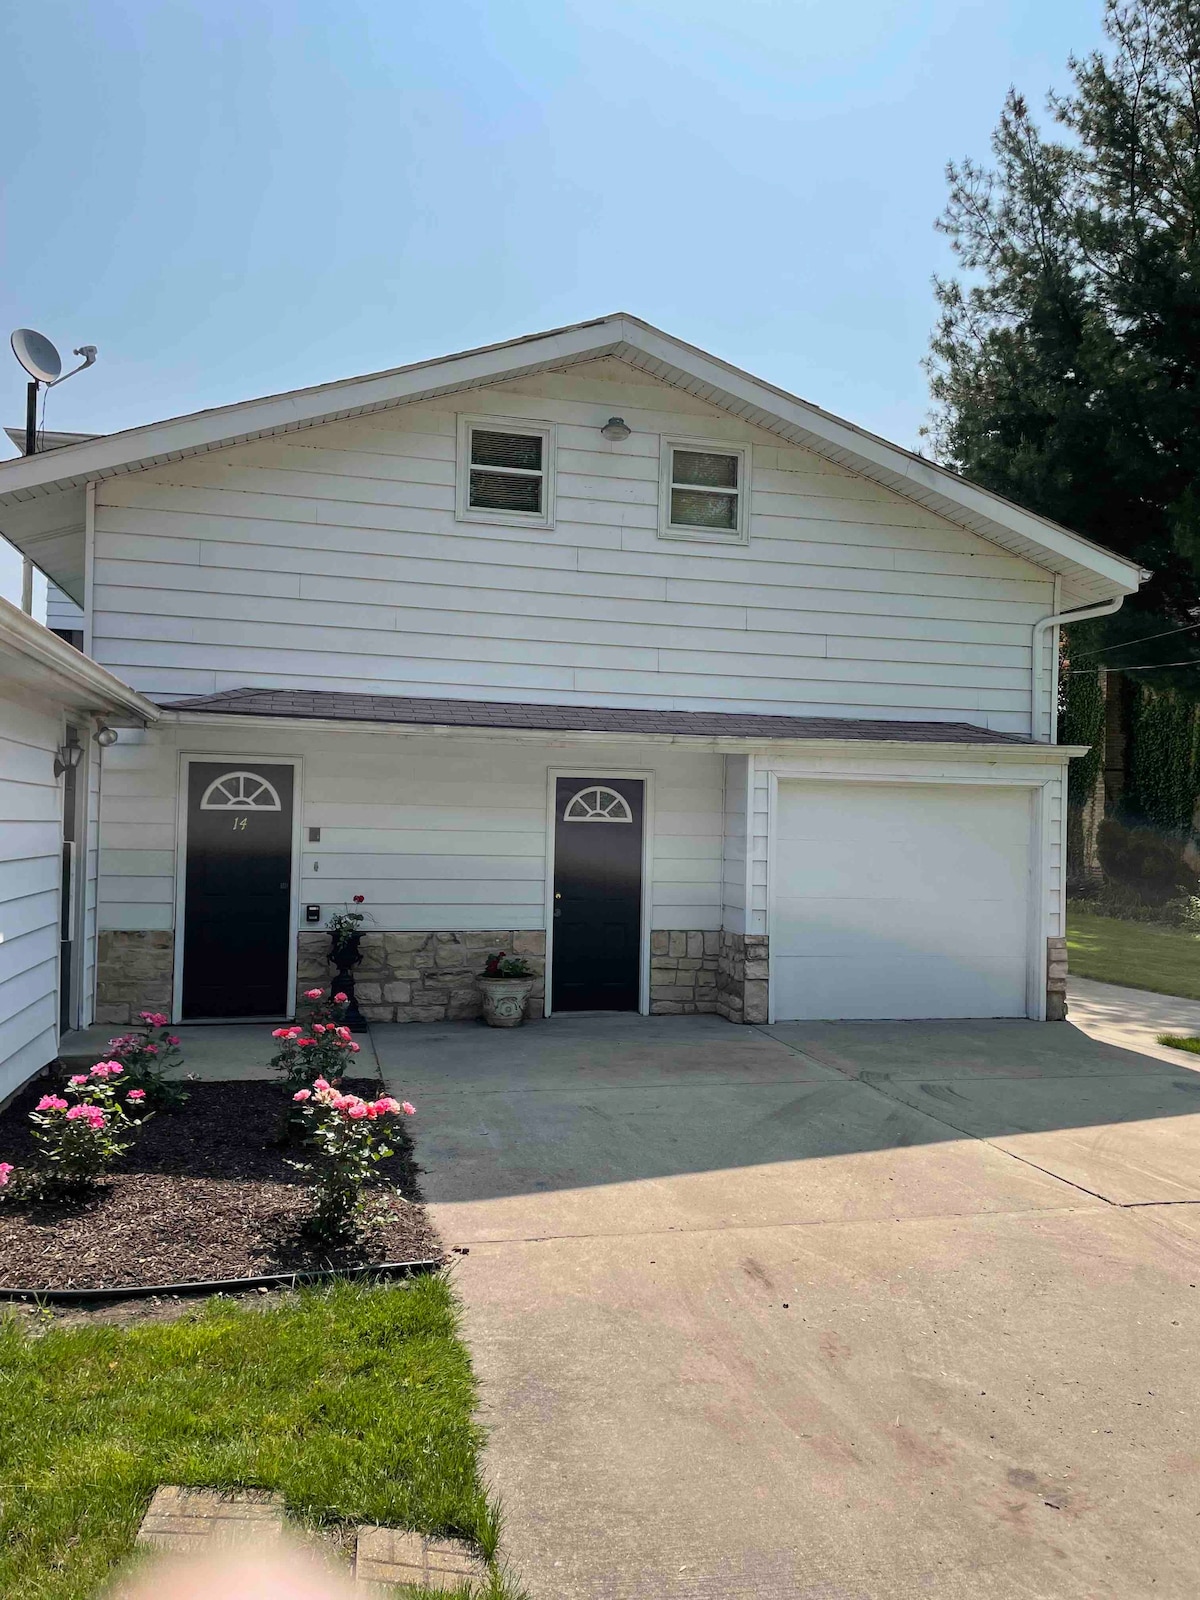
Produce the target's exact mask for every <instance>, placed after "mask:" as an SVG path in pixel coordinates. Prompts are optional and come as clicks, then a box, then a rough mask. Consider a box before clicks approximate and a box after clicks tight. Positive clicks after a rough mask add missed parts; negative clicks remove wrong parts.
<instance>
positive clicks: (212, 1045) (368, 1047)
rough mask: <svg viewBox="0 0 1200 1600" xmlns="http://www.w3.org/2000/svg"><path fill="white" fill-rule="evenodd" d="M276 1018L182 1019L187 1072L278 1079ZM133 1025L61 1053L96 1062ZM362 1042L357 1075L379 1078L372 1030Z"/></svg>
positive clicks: (92, 1033) (70, 1044)
mask: <svg viewBox="0 0 1200 1600" xmlns="http://www.w3.org/2000/svg"><path fill="white" fill-rule="evenodd" d="M276 1027H279V1023H276V1022H181V1023H180V1024H179V1025H178V1027H177V1028H176V1030H175V1031H176V1032H177V1033H178V1035H179V1039H180V1048H181V1049H182V1051H183V1075H184V1076H186V1075H187V1074H188V1073H193V1074H194V1075H195V1076H196V1077H197V1078H199V1079H200V1080H201V1081H202V1082H204V1083H227V1082H230V1081H232V1080H233V1079H236V1078H273V1077H274V1076H275V1073H274V1072H273V1070H272V1069H271V1067H270V1065H269V1063H270V1060H271V1057H272V1056H273V1055H276V1054H277V1053H278V1051H279V1045H278V1043H277V1042H276V1041H275V1040H274V1039H272V1037H271V1030H272V1028H276ZM127 1032H129V1029H127V1028H117V1027H113V1026H112V1024H110V1023H104V1024H101V1025H99V1026H96V1027H91V1028H80V1029H78V1030H77V1031H76V1032H74V1033H68V1034H64V1035H63V1040H62V1044H61V1046H60V1047H59V1054H60V1056H61V1057H62V1059H63V1060H64V1061H66V1062H68V1063H69V1064H71V1065H73V1066H75V1065H77V1066H79V1067H81V1068H82V1067H85V1066H91V1064H92V1063H93V1062H94V1061H102V1060H103V1059H104V1047H105V1045H107V1043H108V1041H109V1040H110V1039H111V1038H113V1036H114V1035H115V1034H119V1033H127ZM354 1041H355V1043H356V1044H357V1045H358V1046H359V1053H358V1056H357V1058H356V1062H355V1067H354V1071H355V1074H356V1076H358V1077H362V1078H373V1077H375V1076H377V1074H378V1072H379V1063H378V1061H377V1060H376V1058H375V1046H374V1044H373V1043H372V1042H371V1038H370V1035H369V1034H366V1033H359V1034H355V1036H354Z"/></svg>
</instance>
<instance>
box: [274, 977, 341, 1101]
mask: <svg viewBox="0 0 1200 1600" xmlns="http://www.w3.org/2000/svg"><path fill="white" fill-rule="evenodd" d="M304 998H305V1000H307V1001H308V1002H309V1003H310V1005H311V1006H312V1014H311V1016H310V1017H309V1018H308V1020H307V1021H306V1022H303V1023H299V1022H296V1023H292V1024H291V1025H290V1026H289V1027H286V1028H276V1029H275V1030H274V1032H273V1033H272V1035H271V1037H272V1038H273V1039H277V1040H278V1041H279V1051H278V1054H277V1055H275V1056H273V1057H272V1058H271V1065H272V1066H273V1067H274V1068H275V1070H276V1072H278V1073H280V1074H281V1075H282V1077H283V1082H284V1087H285V1088H287V1089H302V1088H308V1087H309V1086H310V1085H312V1084H313V1083H314V1081H315V1080H316V1079H317V1078H327V1079H332V1080H333V1081H334V1082H337V1081H339V1080H340V1079H341V1078H343V1077H344V1076H345V1074H346V1072H347V1070H348V1069H349V1067H350V1065H351V1063H352V1061H353V1058H354V1057H355V1056H356V1055H357V1054H358V1052H359V1048H360V1047H359V1046H358V1045H357V1044H355V1042H354V1036H353V1034H352V1033H351V1032H350V1029H349V1028H348V1027H347V1026H346V1025H345V1023H344V1022H343V1021H342V1017H343V1016H344V1015H345V1011H346V996H345V995H331V996H329V997H328V998H327V997H326V995H325V991H324V990H323V989H309V990H308V991H307V993H306V994H305V996H304Z"/></svg>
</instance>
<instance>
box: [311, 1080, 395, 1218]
mask: <svg viewBox="0 0 1200 1600" xmlns="http://www.w3.org/2000/svg"><path fill="white" fill-rule="evenodd" d="M292 1102H293V1105H294V1106H295V1108H296V1111H297V1113H298V1114H299V1116H300V1117H301V1119H302V1120H303V1123H304V1130H305V1142H306V1144H307V1146H308V1149H309V1152H310V1157H309V1159H308V1160H307V1161H293V1162H292V1163H291V1165H292V1166H293V1167H295V1168H296V1170H297V1171H298V1172H303V1173H306V1174H308V1175H309V1176H311V1178H312V1180H313V1201H314V1205H313V1214H312V1216H311V1217H310V1218H309V1222H308V1230H309V1232H310V1233H312V1234H313V1235H314V1236H315V1237H316V1238H318V1239H321V1240H323V1241H325V1242H327V1243H335V1242H338V1241H346V1240H347V1239H350V1238H352V1237H353V1236H354V1234H355V1232H356V1231H357V1228H358V1225H359V1221H360V1219H361V1214H362V1191H363V1186H364V1185H365V1183H366V1181H367V1179H368V1177H369V1176H370V1173H371V1168H372V1166H373V1165H374V1164H375V1162H377V1161H382V1160H384V1159H385V1158H386V1157H388V1156H390V1155H391V1154H392V1150H391V1147H390V1146H389V1145H387V1144H385V1143H383V1142H382V1141H381V1140H380V1139H379V1137H378V1135H379V1133H380V1132H381V1131H383V1130H385V1129H386V1128H387V1126H388V1124H389V1122H391V1121H392V1119H393V1118H395V1117H404V1116H409V1117H411V1116H414V1115H415V1114H416V1107H415V1106H413V1105H410V1103H409V1102H408V1101H407V1100H405V1101H404V1102H400V1101H398V1100H393V1099H392V1097H391V1096H390V1095H383V1096H382V1097H381V1098H380V1099H378V1100H364V1099H362V1097H361V1096H359V1095H356V1094H342V1093H341V1092H340V1090H339V1089H338V1088H337V1087H336V1085H334V1084H332V1083H330V1082H329V1080H328V1078H324V1077H319V1078H317V1079H316V1080H315V1081H314V1082H313V1084H312V1087H311V1088H301V1089H297V1090H296V1092H295V1093H294V1094H293V1095H292Z"/></svg>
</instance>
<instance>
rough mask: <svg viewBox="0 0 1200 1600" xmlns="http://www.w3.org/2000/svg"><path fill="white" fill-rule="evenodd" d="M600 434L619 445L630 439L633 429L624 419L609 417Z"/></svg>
mask: <svg viewBox="0 0 1200 1600" xmlns="http://www.w3.org/2000/svg"><path fill="white" fill-rule="evenodd" d="M600 432H601V433H602V434H603V435H604V437H605V438H606V439H612V440H614V441H615V442H618V443H619V442H620V440H622V439H628V437H629V435H630V434H631V433H632V432H633V429H632V428H631V427H630V426H629V424H628V423H627V422H626V421H625V418H624V417H609V419H608V421H607V422H606V423H605V424H604V426H603V427H602V428H601V429H600Z"/></svg>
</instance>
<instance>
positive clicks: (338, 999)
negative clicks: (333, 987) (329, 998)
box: [333, 994, 347, 1006]
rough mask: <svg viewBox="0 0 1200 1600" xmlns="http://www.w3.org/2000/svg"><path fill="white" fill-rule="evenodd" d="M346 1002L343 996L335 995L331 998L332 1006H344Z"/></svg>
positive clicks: (345, 997)
mask: <svg viewBox="0 0 1200 1600" xmlns="http://www.w3.org/2000/svg"><path fill="white" fill-rule="evenodd" d="M346 1000H347V996H346V995H344V994H335V995H334V997H333V1002H334V1004H335V1005H339V1006H344V1005H345V1004H346Z"/></svg>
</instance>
